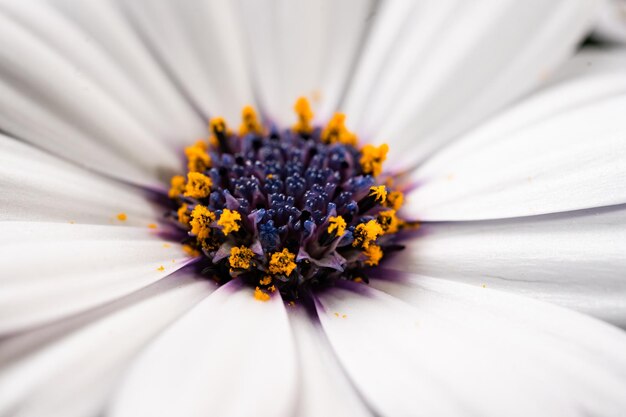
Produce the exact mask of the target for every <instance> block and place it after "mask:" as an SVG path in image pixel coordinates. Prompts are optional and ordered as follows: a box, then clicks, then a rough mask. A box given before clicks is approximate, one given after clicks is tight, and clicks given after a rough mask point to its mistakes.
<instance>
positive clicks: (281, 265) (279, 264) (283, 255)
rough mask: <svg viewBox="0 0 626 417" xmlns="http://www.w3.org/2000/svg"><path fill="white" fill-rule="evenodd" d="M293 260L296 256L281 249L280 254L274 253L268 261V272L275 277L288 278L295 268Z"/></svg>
mask: <svg viewBox="0 0 626 417" xmlns="http://www.w3.org/2000/svg"><path fill="white" fill-rule="evenodd" d="M295 259H296V255H294V254H293V253H291V252H289V251H288V250H287V249H283V250H282V252H277V253H274V254H273V255H272V259H271V260H270V272H271V273H272V274H275V275H285V276H287V277H288V276H289V275H291V272H292V271H293V270H294V269H295V268H296V263H295V262H294V260H295Z"/></svg>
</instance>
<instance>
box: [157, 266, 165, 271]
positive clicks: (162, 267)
mask: <svg viewBox="0 0 626 417" xmlns="http://www.w3.org/2000/svg"><path fill="white" fill-rule="evenodd" d="M157 271H165V267H164V266H163V265H161V266H160V267H158V268H157Z"/></svg>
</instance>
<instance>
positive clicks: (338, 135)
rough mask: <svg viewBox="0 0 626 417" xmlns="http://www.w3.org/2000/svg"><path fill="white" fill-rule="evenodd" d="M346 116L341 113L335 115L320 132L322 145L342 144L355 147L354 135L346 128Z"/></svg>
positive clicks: (355, 139)
mask: <svg viewBox="0 0 626 417" xmlns="http://www.w3.org/2000/svg"><path fill="white" fill-rule="evenodd" d="M345 121H346V115H345V114H343V113H335V114H334V115H333V117H332V119H330V121H329V122H328V124H327V125H326V127H325V128H324V130H322V133H321V136H320V139H321V140H322V142H324V143H342V144H345V145H352V146H355V145H356V143H357V137H356V135H355V134H354V133H352V132H350V131H349V130H348V128H346V124H345Z"/></svg>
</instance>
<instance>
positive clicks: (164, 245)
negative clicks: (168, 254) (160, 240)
mask: <svg viewBox="0 0 626 417" xmlns="http://www.w3.org/2000/svg"><path fill="white" fill-rule="evenodd" d="M170 246H172V245H170V244H169V243H164V244H163V247H164V248H169V247H170Z"/></svg>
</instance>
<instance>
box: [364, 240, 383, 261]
mask: <svg viewBox="0 0 626 417" xmlns="http://www.w3.org/2000/svg"><path fill="white" fill-rule="evenodd" d="M363 253H364V254H365V256H367V260H366V261H365V265H368V266H376V265H378V262H380V260H381V259H382V257H383V250H382V249H381V248H380V246H378V245H370V246H369V247H368V248H367V249H365V250H364V251H363Z"/></svg>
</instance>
